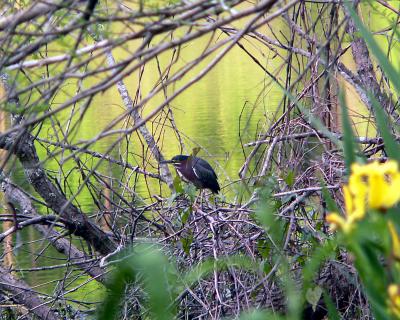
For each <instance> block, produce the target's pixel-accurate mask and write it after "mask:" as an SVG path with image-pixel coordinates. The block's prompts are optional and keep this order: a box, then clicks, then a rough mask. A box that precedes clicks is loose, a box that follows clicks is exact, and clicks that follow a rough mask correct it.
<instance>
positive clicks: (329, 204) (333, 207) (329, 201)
mask: <svg viewBox="0 0 400 320" xmlns="http://www.w3.org/2000/svg"><path fill="white" fill-rule="evenodd" d="M321 193H322V197H323V199H324V200H325V203H326V209H327V210H328V211H329V212H340V210H339V208H338V206H337V204H336V202H335V200H333V198H332V197H331V194H330V193H329V190H328V189H327V188H326V186H325V185H322V190H321Z"/></svg>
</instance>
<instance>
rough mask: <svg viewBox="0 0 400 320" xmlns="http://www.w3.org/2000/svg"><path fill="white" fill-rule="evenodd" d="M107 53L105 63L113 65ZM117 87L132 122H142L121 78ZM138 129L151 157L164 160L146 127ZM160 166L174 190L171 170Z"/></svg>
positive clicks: (162, 175) (163, 176)
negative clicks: (131, 117)
mask: <svg viewBox="0 0 400 320" xmlns="http://www.w3.org/2000/svg"><path fill="white" fill-rule="evenodd" d="M106 55H107V63H108V65H109V66H110V67H112V66H115V64H116V63H115V59H114V57H113V55H112V53H111V51H108V52H107V53H106ZM117 88H118V92H119V94H120V96H121V98H122V101H123V103H124V105H125V108H126V109H127V110H128V111H130V112H131V114H132V116H133V120H134V124H137V123H139V122H143V120H142V117H141V116H140V113H139V108H137V107H135V106H134V105H133V100H132V98H131V97H130V95H129V92H128V90H127V88H126V86H125V84H124V81H123V80H120V81H118V82H117ZM138 131H139V132H140V134H141V135H142V137H143V139H144V140H145V141H146V143H147V145H148V146H149V149H150V152H151V153H152V155H153V157H154V158H155V159H156V160H157V162H158V163H160V162H161V161H163V160H164V156H163V155H162V153H161V150H160V148H159V147H158V145H157V142H156V140H155V139H154V137H153V136H152V135H151V133H150V131H149V130H148V129H147V127H146V125H144V124H143V125H142V126H140V127H139V128H138ZM160 168H161V178H162V180H164V181H165V182H166V183H167V185H168V187H169V188H170V190H171V191H174V190H175V187H174V183H173V179H172V175H171V172H170V170H169V168H168V165H167V164H162V165H160Z"/></svg>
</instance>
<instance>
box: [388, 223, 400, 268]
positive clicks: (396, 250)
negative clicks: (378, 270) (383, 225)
mask: <svg viewBox="0 0 400 320" xmlns="http://www.w3.org/2000/svg"><path fill="white" fill-rule="evenodd" d="M388 227H389V232H390V237H391V238H392V255H393V257H394V258H395V259H396V260H400V239H399V235H398V233H397V230H396V227H395V226H394V224H393V222H392V221H390V220H389V221H388Z"/></svg>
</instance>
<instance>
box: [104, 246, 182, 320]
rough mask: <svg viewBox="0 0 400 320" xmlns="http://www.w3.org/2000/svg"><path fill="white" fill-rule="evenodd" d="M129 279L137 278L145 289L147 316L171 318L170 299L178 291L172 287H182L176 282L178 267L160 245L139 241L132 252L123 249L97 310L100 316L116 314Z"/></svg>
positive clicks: (171, 299) (174, 297) (105, 316)
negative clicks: (159, 247)
mask: <svg viewBox="0 0 400 320" xmlns="http://www.w3.org/2000/svg"><path fill="white" fill-rule="evenodd" d="M132 282H139V283H140V285H141V286H142V287H143V289H144V290H145V292H146V293H147V299H146V300H145V307H146V308H148V309H149V310H150V315H149V318H150V319H155V320H170V319H173V318H174V315H175V314H176V310H175V306H174V303H173V302H174V300H175V299H176V297H177V291H173V289H174V288H182V286H180V283H179V282H178V277H177V270H176V268H175V266H174V265H173V264H172V263H171V262H169V261H168V259H167V258H166V257H165V256H164V255H163V254H162V253H161V250H160V249H158V248H155V247H154V246H150V245H139V246H137V247H135V249H134V251H133V252H132V250H126V251H125V258H123V259H122V260H121V261H119V263H118V264H117V266H116V269H115V272H114V273H113V275H112V277H111V279H110V281H109V283H108V288H109V293H108V295H107V297H106V299H105V300H104V303H103V306H102V308H101V310H100V312H99V315H98V319H99V320H111V319H116V318H117V317H118V311H119V303H120V302H121V300H122V297H123V296H124V294H125V287H126V285H127V284H128V283H132ZM172 284H173V285H172ZM143 311H145V310H143Z"/></svg>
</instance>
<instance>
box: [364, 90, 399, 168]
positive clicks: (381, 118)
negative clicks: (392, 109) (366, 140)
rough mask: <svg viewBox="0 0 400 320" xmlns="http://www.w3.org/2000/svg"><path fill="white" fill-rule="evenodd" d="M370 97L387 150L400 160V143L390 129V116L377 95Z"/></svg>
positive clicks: (390, 156)
mask: <svg viewBox="0 0 400 320" xmlns="http://www.w3.org/2000/svg"><path fill="white" fill-rule="evenodd" d="M368 97H369V99H370V101H371V102H372V106H373V108H374V111H375V117H376V125H377V126H378V130H379V131H380V133H381V135H382V138H383V141H384V142H385V151H386V153H387V155H388V156H389V158H392V159H394V160H397V161H398V162H400V148H399V143H398V142H397V141H396V138H395V137H394V136H393V134H392V133H391V131H390V121H389V118H388V117H387V115H386V113H385V111H384V110H383V108H382V106H381V105H380V104H379V102H378V101H377V100H376V99H375V97H374V96H373V95H372V94H369V95H368Z"/></svg>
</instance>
